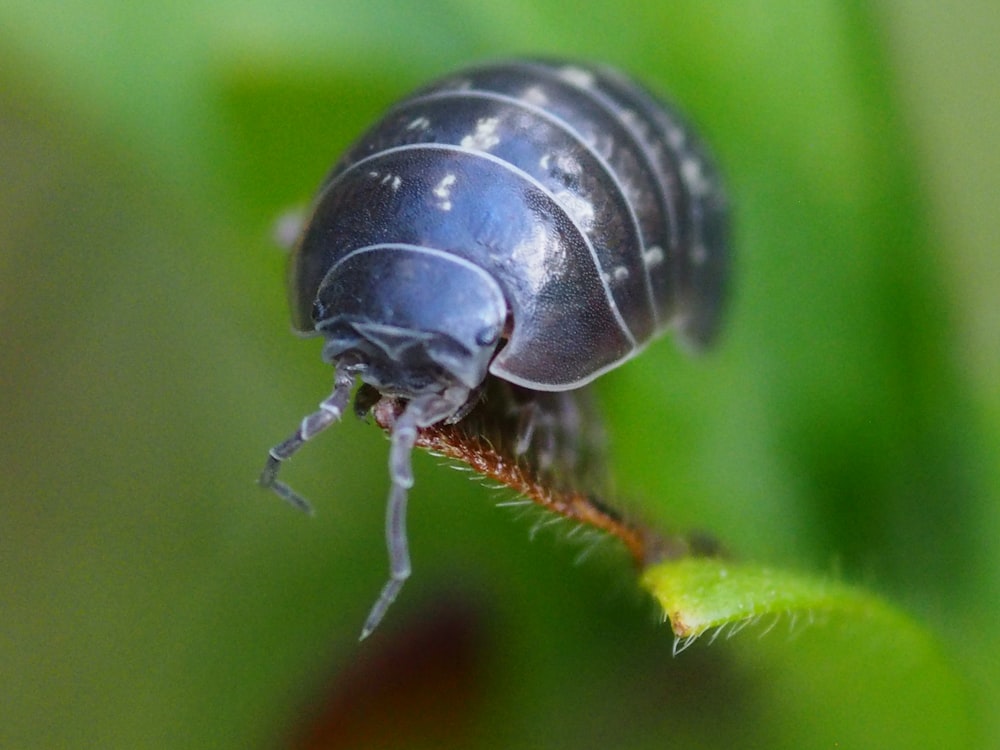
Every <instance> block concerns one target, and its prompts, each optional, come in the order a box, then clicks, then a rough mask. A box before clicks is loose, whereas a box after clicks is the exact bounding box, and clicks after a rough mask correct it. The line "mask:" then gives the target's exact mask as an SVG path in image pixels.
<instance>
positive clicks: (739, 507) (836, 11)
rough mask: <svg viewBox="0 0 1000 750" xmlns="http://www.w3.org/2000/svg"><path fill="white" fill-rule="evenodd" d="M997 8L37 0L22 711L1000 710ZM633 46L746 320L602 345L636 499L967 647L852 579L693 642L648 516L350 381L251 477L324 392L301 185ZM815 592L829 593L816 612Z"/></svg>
mask: <svg viewBox="0 0 1000 750" xmlns="http://www.w3.org/2000/svg"><path fill="white" fill-rule="evenodd" d="M998 38H1000V13H998V12H997V10H996V8H995V4H993V3H989V2H985V1H979V2H977V1H976V0H966V1H964V2H956V3H949V4H947V6H945V5H944V4H935V3H916V2H913V3H911V2H902V1H901V0H893V1H889V2H881V3H875V4H867V3H860V2H834V1H833V0H828V1H827V2H821V1H820V0H816V1H815V2H805V3H784V2H763V1H762V2H751V3H739V4H737V3H710V4H704V3H699V2H664V0H624V1H623V0H617V1H615V2H611V1H610V0H589V1H588V0H585V1H584V2H582V3H580V4H578V5H577V6H575V7H574V9H573V10H569V11H568V10H567V9H566V8H565V6H564V4H563V3H557V2H554V0H532V1H531V2H527V1H526V0H507V1H506V2H503V3H494V2H487V3H472V2H465V1H464V0H443V1H442V0H428V1H426V2H422V3H419V4H418V3H392V2H388V0H375V1H373V2H366V3H362V2H357V1H354V0H326V1H325V2H309V1H308V0H286V1H285V2H282V3H277V2H264V1H262V0H257V1H256V2H248V3H234V2H225V1H224V0H223V1H219V2H210V3H203V2H190V1H185V0H182V1H181V2H176V3H172V4H169V5H168V6H166V7H161V6H159V5H152V4H131V3H126V2H124V0H91V1H90V2H87V3H83V2H78V1H76V0H62V1H61V2H58V3H55V2H44V1H43V2H31V3H28V2H25V1H24V0H7V2H5V3H4V4H3V5H2V6H0V248H2V253H0V325H2V328H0V331H2V337H3V346H2V348H0V383H2V386H3V391H2V397H0V425H2V429H0V441H2V442H0V448H2V455H3V465H4V469H3V481H2V483H0V486H2V489H0V493H2V498H0V514H2V515H0V534H2V538H0V674H2V681H0V746H2V747H5V748H7V747H9V748H56V747H109V748H110V747H114V748H118V747H121V748H146V747H149V748H164V747H170V748H179V747H192V748H203V747H205V748H207V747H213V748H227V747H231V748H246V747H250V748H275V747H290V746H295V747H421V746H426V747H466V748H475V747H484V748H485V747H549V748H561V747H573V748H604V747H619V748H624V747H628V748H646V747H649V748H653V747H667V746H671V747H705V748H714V747H788V748H803V747H824V748H826V747H881V748H885V747H901V748H902V747H907V748H912V747H962V746H968V747H991V746H992V747H996V746H1000V726H998V725H1000V721H998V719H997V715H996V711H995V705H996V701H997V700H998V698H1000V649H998V638H997V623H998V622H1000V596H998V592H1000V587H998V584H1000V545H998V544H997V543H996V539H997V538H998V535H1000V502H998V501H1000V468H998V467H1000V462H998V461H997V456H998V455H1000V454H998V449H1000V388H998V383H1000V305H998V303H997V299H996V289H997V287H998V284H1000V256H998V254H997V253H996V252H995V248H994V242H995V238H996V237H997V236H998V231H997V230H998V226H997V224H998V221H997V213H998V212H997V209H996V205H995V204H996V199H997V196H998V195H1000V179H998V175H1000V155H998V154H1000V150H998V148H997V131H996V123H997V122H998V121H1000V101H998V96H997V82H998V81H1000V76H998V73H1000V70H998V65H997V54H996V49H995V48H996V39H998ZM522 52H527V53H539V52H542V53H546V54H552V55H566V56H572V57H579V58H586V59H597V60H604V61H608V62H611V63H614V64H617V65H619V66H620V67H622V68H624V69H626V70H628V71H631V72H632V73H634V74H635V75H637V76H639V77H640V78H642V79H643V80H645V81H646V82H648V83H649V84H650V85H652V86H654V87H656V88H659V89H661V90H663V91H665V92H669V94H670V96H671V97H672V98H673V99H674V100H676V101H677V102H678V103H680V104H681V106H682V107H683V108H684V109H685V110H686V111H687V112H688V113H689V114H690V116H691V118H692V119H693V120H694V121H695V122H696V123H698V124H699V126H700V130H701V131H702V132H703V134H704V136H705V137H706V139H707V140H708V141H709V142H710V143H711V144H712V145H713V147H714V150H715V151H716V153H717V155H718V157H719V160H720V162H721V163H722V165H723V167H724V169H725V171H726V172H727V174H728V176H729V182H730V185H731V193H732V197H733V201H734V204H735V206H736V209H737V223H736V238H735V248H736V253H737V256H738V264H737V274H736V278H735V282H734V291H735V294H734V298H733V302H732V305H731V309H730V320H729V325H728V328H727V331H726V335H725V337H724V339H723V341H722V342H721V345H720V346H719V348H718V350H717V351H716V352H714V353H712V354H711V355H709V356H707V357H703V358H700V359H697V360H692V359H689V358H687V357H685V356H684V355H682V354H680V353H678V352H677V351H676V349H675V347H673V346H672V344H671V343H669V342H659V343H657V344H656V345H654V346H652V347H651V348H650V349H649V350H648V351H647V352H646V353H645V354H644V355H643V356H642V357H640V358H638V359H637V360H635V361H634V362H631V363H629V364H628V366H626V367H623V368H621V369H619V370H617V371H615V372H613V373H611V374H609V375H607V376H606V377H605V378H602V380H601V382H600V384H599V390H600V395H601V398H602V406H603V409H604V411H605V413H606V416H607V420H608V426H609V431H610V435H611V439H612V449H613V467H614V473H615V487H616V494H617V496H619V497H621V498H622V499H623V501H624V502H625V504H626V506H628V507H631V508H632V509H633V510H634V511H635V512H637V513H640V514H642V515H644V516H645V517H648V518H651V519H654V520H655V521H656V522H657V523H659V524H661V525H662V526H663V527H665V528H669V529H680V530H686V529H691V528H699V529H705V530H709V531H711V532H712V533H713V534H715V535H716V536H718V537H719V538H721V539H722V540H724V542H725V543H726V544H727V546H728V547H730V548H731V549H732V550H733V551H734V552H736V553H737V554H738V555H740V556H741V557H743V558H745V559H749V560H756V561H760V562H763V563H767V564H772V565H777V566H783V567H786V568H790V569H794V570H801V571H806V572H814V573H818V574H828V575H832V576H839V577H841V578H843V579H844V580H847V581H852V582H858V583H860V584H862V585H865V586H867V587H869V588H870V589H872V590H874V591H877V592H879V593H880V594H882V595H883V596H884V597H885V598H886V599H887V600H888V601H891V602H894V603H896V604H897V605H899V606H900V607H901V608H902V609H904V610H905V611H907V612H908V613H910V615H912V617H913V618H914V619H915V621H917V622H919V623H922V625H923V626H924V627H926V628H927V629H928V631H929V632H930V633H931V634H932V637H933V638H934V639H935V643H937V644H938V646H937V647H936V648H937V653H936V655H934V656H932V657H928V656H927V655H926V654H912V653H906V652H902V653H901V652H900V649H899V648H897V646H898V642H897V639H896V638H895V634H894V633H893V632H886V631H884V630H879V629H873V628H870V627H866V626H865V623H864V622H851V621H849V618H848V621H845V622H841V621H838V620H837V618H833V620H832V621H831V620H829V619H826V618H822V619H821V620H820V621H818V622H815V623H814V624H812V625H808V626H807V625H805V624H804V623H802V622H799V623H798V624H797V625H796V624H794V623H791V622H779V623H778V625H777V627H775V628H774V630H772V631H771V632H770V633H768V634H767V635H766V636H763V637H761V631H762V630H763V629H762V628H757V629H756V631H755V629H752V628H751V629H748V630H746V631H744V632H743V634H741V635H739V636H737V637H735V638H732V639H729V640H724V639H720V640H718V641H716V642H715V644H714V645H708V644H707V640H703V641H702V642H700V643H699V644H696V645H695V646H693V647H692V648H691V649H689V650H688V651H686V652H684V653H683V654H682V655H680V656H678V657H677V658H674V657H672V656H671V646H672V639H671V635H670V632H669V630H668V629H667V628H666V627H665V626H661V625H660V624H658V622H657V614H656V613H655V611H654V609H653V607H652V606H651V605H650V603H649V602H647V601H646V600H645V598H644V597H643V595H642V594H640V593H638V591H637V590H636V587H635V585H634V576H633V573H632V572H631V571H630V569H629V567H628V564H627V561H626V560H625V558H624V556H623V555H622V554H619V553H618V552H616V550H615V548H614V545H613V544H610V543H609V544H607V545H605V549H602V550H601V554H595V555H592V556H590V557H589V558H588V559H587V560H586V561H585V562H583V563H580V564H575V563H574V559H575V558H576V557H577V556H578V554H579V553H580V550H581V548H580V547H579V546H578V545H576V544H574V543H573V542H572V541H568V540H566V539H565V531H566V529H565V528H564V529H563V530H562V531H560V530H558V528H557V529H556V530H555V531H552V532H549V531H545V532H542V533H540V534H538V536H537V537H536V538H534V539H533V540H531V539H529V533H528V532H529V531H530V529H531V527H532V523H533V521H535V520H537V517H533V516H529V517H528V518H527V519H519V518H518V517H517V514H515V513H511V512H509V511H507V510H504V509H498V508H496V507H494V505H495V503H496V502H497V500H498V499H499V500H504V499H509V496H508V495H506V494H504V493H500V494H499V495H498V494H497V493H496V492H494V491H491V490H488V489H484V488H482V487H480V485H479V484H477V483H472V482H469V481H468V480H467V479H466V477H465V476H464V475H461V474H458V473H456V472H452V471H449V470H447V469H446V468H444V467H442V466H440V465H439V462H437V461H435V460H434V459H432V458H430V457H427V456H424V455H421V456H418V457H417V459H416V472H417V485H416V488H415V489H414V491H413V493H412V510H411V532H410V539H411V546H412V553H413V558H414V566H415V573H414V577H413V579H412V580H411V582H410V583H409V584H408V585H407V587H406V589H405V591H404V593H403V595H402V597H401V599H400V601H399V602H398V603H397V604H396V605H395V606H394V608H393V609H392V610H391V611H390V613H389V616H388V618H387V621H386V622H385V624H384V625H383V627H382V628H381V629H380V630H379V631H378V632H377V633H376V634H375V635H374V636H373V637H372V638H371V639H370V640H369V641H366V642H365V643H364V644H362V645H360V646H359V645H358V644H357V642H356V638H357V634H358V632H359V628H360V626H361V624H362V622H363V620H364V617H365V614H366V613H367V610H368V608H369V606H370V605H371V603H372V601H373V599H374V597H375V595H376V594H377V592H378V590H379V587H380V586H381V585H382V583H383V581H384V578H385V574H386V567H387V563H386V559H385V551H384V546H383V541H382V515H383V507H384V496H385V491H386V488H387V477H386V472H385V461H386V443H385V440H384V438H383V437H382V436H381V434H380V433H379V431H378V430H377V429H376V428H375V427H373V426H371V425H365V424H363V423H361V422H358V421H356V420H353V419H348V420H346V421H345V423H344V424H343V425H340V426H338V427H337V428H336V429H334V430H332V431H331V432H330V433H329V434H327V435H325V436H324V437H323V438H322V439H321V440H318V441H316V442H315V444H312V445H310V446H309V447H308V448H307V449H306V450H304V451H303V452H302V453H301V454H300V455H299V456H298V457H297V458H296V460H295V461H294V462H293V464H292V465H291V466H290V467H288V468H287V469H286V471H287V475H286V476H287V478H288V479H289V481H291V482H293V483H294V485H295V486H296V487H297V488H298V489H300V490H301V491H303V492H304V493H305V494H306V495H307V496H309V497H310V498H311V499H312V500H313V502H314V504H315V505H316V506H317V511H318V512H317V515H316V517H315V518H314V519H307V518H305V517H303V516H300V515H298V514H296V513H294V512H292V511H291V510H290V509H289V508H287V507H284V506H283V505H282V504H281V503H280V502H278V501H277V500H275V499H274V498H273V497H272V496H270V495H269V494H267V493H264V492H262V491H260V490H259V489H258V488H257V487H256V486H255V484H254V482H255V479H256V477H257V474H258V472H259V470H260V467H261V465H262V461H263V458H264V455H265V452H266V450H267V448H268V447H269V446H270V445H272V444H273V443H275V442H277V441H279V440H280V439H282V438H284V437H285V436H286V435H287V434H288V433H289V432H290V431H291V430H292V429H293V428H294V427H295V425H296V424H297V422H298V419H299V418H300V417H301V416H302V415H303V414H304V413H306V412H307V411H309V410H311V409H312V408H314V406H315V404H316V403H317V402H318V400H319V399H320V398H322V397H323V396H325V395H326V393H327V392H328V390H329V382H330V370H329V368H328V367H326V366H324V365H323V364H322V363H321V362H320V359H319V342H317V341H308V342H303V341H301V340H298V339H296V338H295V337H294V336H292V335H290V333H289V326H288V322H287V321H288V316H287V310H286V305H285V298H284V290H283V265H284V263H283V261H284V258H283V256H282V254H281V253H280V252H279V251H278V250H276V249H275V246H274V245H273V243H272V242H271V240H270V232H271V226H272V223H273V221H274V219H275V217H277V216H278V215H279V214H281V212H282V211H284V210H285V209H287V208H289V207H294V206H296V205H299V204H301V203H303V202H305V201H307V200H308V199H309V197H310V195H311V192H312V190H313V188H314V187H315V185H316V184H317V183H318V182H319V180H320V179H321V178H322V176H323V174H324V172H325V171H326V169H327V168H328V167H329V166H330V164H331V163H332V161H333V160H334V158H335V157H336V156H337V154H338V152H339V151H340V150H341V149H343V148H344V147H345V146H346V145H348V143H349V142H350V141H351V139H352V138H354V137H355V136H356V135H357V134H358V133H359V132H360V131H361V130H362V129H363V128H364V127H366V126H367V125H368V124H369V123H370V122H371V121H372V120H373V119H374V118H375V117H377V115H378V113H379V112H380V111H382V110H383V109H384V108H385V107H386V106H387V105H388V104H389V103H390V102H392V101H393V100H394V99H396V98H398V97H399V96H401V95H403V94H405V93H406V92H407V91H408V90H409V89H410V88H411V87H414V86H416V85H418V84H421V83H423V82H425V81H426V80H428V79H429V78H431V77H433V76H435V75H438V74H441V73H444V72H446V71H448V70H449V69H452V68H454V67H457V66H459V65H461V64H465V63H467V62H469V61H473V60H479V59H483V58H489V57H496V56H507V55H512V54H518V53H522ZM790 626H791V627H790Z"/></svg>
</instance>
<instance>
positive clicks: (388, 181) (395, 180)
mask: <svg viewBox="0 0 1000 750" xmlns="http://www.w3.org/2000/svg"><path fill="white" fill-rule="evenodd" d="M381 184H382V185H388V186H389V187H391V188H392V190H393V192H395V191H397V190H399V186H400V185H402V184H403V178H402V177H400V176H399V175H398V174H391V173H387V174H386V175H385V176H384V177H383V178H382V182H381Z"/></svg>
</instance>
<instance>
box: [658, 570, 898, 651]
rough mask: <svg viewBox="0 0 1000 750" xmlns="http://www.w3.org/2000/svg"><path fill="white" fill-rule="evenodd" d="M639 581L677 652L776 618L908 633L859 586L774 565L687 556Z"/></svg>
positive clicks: (889, 609) (793, 623) (772, 622)
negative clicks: (852, 622)
mask: <svg viewBox="0 0 1000 750" xmlns="http://www.w3.org/2000/svg"><path fill="white" fill-rule="evenodd" d="M642 585H643V586H644V587H645V588H646V589H647V590H649V592H650V593H651V594H653V596H654V597H655V598H656V600H657V601H658V602H659V603H660V606H661V607H663V612H664V615H665V617H666V618H667V619H668V620H669V621H670V626H671V627H672V628H673V631H674V634H675V635H676V636H677V638H678V641H677V644H678V645H677V649H676V650H677V651H678V652H679V651H683V650H684V649H685V648H687V647H688V646H690V645H691V644H692V643H693V642H694V641H695V640H697V639H698V638H700V637H701V636H702V635H705V634H706V633H709V632H712V631H714V632H713V635H712V638H713V640H714V638H715V637H717V636H718V635H721V634H722V633H724V632H727V633H728V634H729V635H733V634H735V633H737V632H739V631H740V630H742V629H743V628H745V627H747V626H748V625H755V624H759V625H761V626H762V627H764V628H765V630H770V629H771V628H772V627H774V626H775V625H776V624H777V623H778V622H779V621H780V620H781V619H787V620H788V621H789V625H790V626H791V627H793V628H794V627H795V626H796V624H797V623H798V622H799V621H810V622H811V621H815V620H817V619H822V618H826V617H828V616H836V617H849V618H853V619H856V620H862V621H869V622H870V623H871V624H872V627H879V628H882V629H885V628H895V629H898V630H900V631H906V632H908V633H909V632H912V631H913V630H914V625H913V624H912V622H911V621H910V620H908V619H907V618H906V617H904V616H903V615H902V614H900V613H899V612H897V611H896V610H895V609H893V608H892V607H890V606H889V605H887V604H886V603H885V602H884V601H882V600H881V599H880V598H878V597H877V596H874V595H873V594H870V593H868V592H866V591H864V590H863V589H860V588H857V587H854V586H849V585H846V584H843V583H838V582H835V581H831V580H827V579H822V578H809V577H806V576H803V575H799V574H796V573H791V572H788V571H783V570H776V569H774V568H768V567H763V566H759V565H752V564H747V563H734V562H731V561H728V560H723V559H719V558H705V557H692V558H685V559H683V560H675V561H669V562H664V563H660V564H657V565H653V566H652V567H650V568H648V569H647V570H646V571H645V572H644V573H643V575H642Z"/></svg>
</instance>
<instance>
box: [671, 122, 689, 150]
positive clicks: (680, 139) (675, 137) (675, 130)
mask: <svg viewBox="0 0 1000 750" xmlns="http://www.w3.org/2000/svg"><path fill="white" fill-rule="evenodd" d="M666 136H667V143H669V144H670V148H672V149H674V150H675V151H680V150H681V148H683V146H684V141H685V140H687V137H686V136H685V135H684V129H683V128H679V127H677V126H676V125H669V126H668V127H667V130H666Z"/></svg>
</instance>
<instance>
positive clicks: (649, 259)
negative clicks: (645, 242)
mask: <svg viewBox="0 0 1000 750" xmlns="http://www.w3.org/2000/svg"><path fill="white" fill-rule="evenodd" d="M642 262H643V263H645V264H646V268H654V267H655V266H658V265H660V264H661V263H662V262H663V248H662V247H660V246H659V245H652V246H650V247H649V248H647V249H646V250H645V251H644V252H643V254H642Z"/></svg>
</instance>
